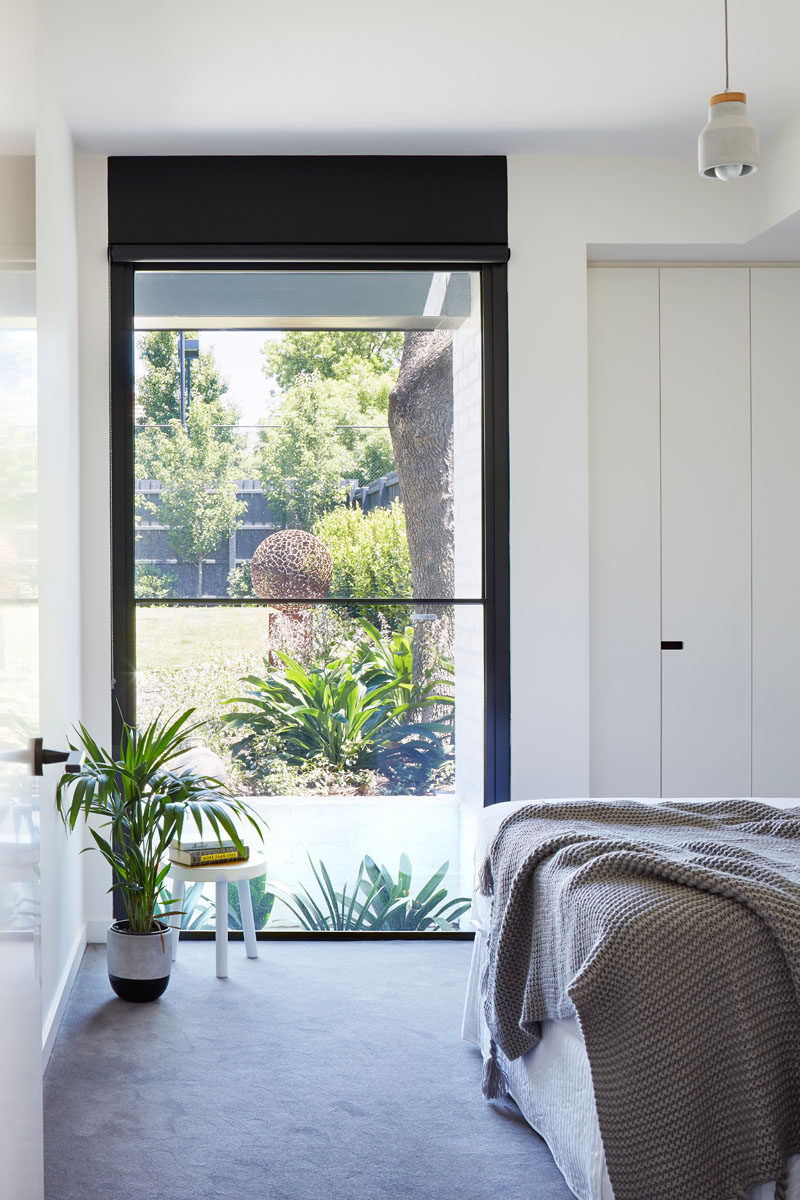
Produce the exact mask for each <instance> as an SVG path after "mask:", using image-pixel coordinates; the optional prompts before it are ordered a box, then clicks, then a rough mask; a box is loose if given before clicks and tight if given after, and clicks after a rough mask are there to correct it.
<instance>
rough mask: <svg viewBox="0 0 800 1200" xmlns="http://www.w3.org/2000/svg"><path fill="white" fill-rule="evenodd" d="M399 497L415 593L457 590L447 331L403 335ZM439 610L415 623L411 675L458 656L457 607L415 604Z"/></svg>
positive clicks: (397, 427)
mask: <svg viewBox="0 0 800 1200" xmlns="http://www.w3.org/2000/svg"><path fill="white" fill-rule="evenodd" d="M389 431H390V433H391V437H392V447H393V449H394V456H395V463H396V465H397V477H398V482H399V485H400V498H401V500H402V504H403V514H404V516H405V522H406V535H407V538H408V552H409V557H410V559H411V581H412V585H413V592H414V596H415V597H420V598H431V599H438V598H440V597H443V598H449V597H451V596H452V595H453V588H454V542H453V537H454V529H453V339H452V334H451V333H450V332H449V331H448V330H440V329H437V330H433V331H432V332H427V331H426V332H417V331H415V332H409V333H407V334H406V335H405V343H404V346H403V357H402V359H401V361H400V372H399V374H398V377H397V383H396V384H395V386H394V388H393V389H392V392H391V395H390V397H389ZM412 612H414V613H418V614H424V613H431V612H434V613H436V614H437V615H436V619H435V620H433V621H416V622H415V634H414V661H413V674H414V679H415V681H416V680H418V679H420V678H421V676H422V673H423V672H424V671H425V669H426V668H428V667H430V666H433V665H434V664H435V661H436V658H437V656H439V655H446V656H447V657H448V658H452V655H453V609H452V607H451V606H450V605H448V606H447V607H446V608H445V607H433V606H431V605H426V604H424V603H422V604H415V605H413V608H412Z"/></svg>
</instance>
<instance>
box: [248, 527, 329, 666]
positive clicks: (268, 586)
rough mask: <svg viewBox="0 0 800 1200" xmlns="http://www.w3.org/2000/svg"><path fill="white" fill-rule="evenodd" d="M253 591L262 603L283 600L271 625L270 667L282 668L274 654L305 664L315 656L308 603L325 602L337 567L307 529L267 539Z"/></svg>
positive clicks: (259, 552)
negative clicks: (285, 655)
mask: <svg viewBox="0 0 800 1200" xmlns="http://www.w3.org/2000/svg"><path fill="white" fill-rule="evenodd" d="M250 575H251V578H252V580H253V591H254V592H255V594H256V595H257V596H260V597H261V599H262V600H282V599H283V598H284V597H285V598H286V599H287V600H291V601H292V602H293V603H290V604H281V605H280V607H278V608H276V610H275V612H274V613H273V614H272V616H271V618H270V623H269V637H270V651H269V661H270V665H271V666H278V665H279V660H278V659H277V657H276V654H275V651H276V650H282V651H284V653H287V654H289V655H291V657H293V658H299V659H300V660H301V661H303V662H307V661H310V659H311V657H312V654H313V636H312V624H311V614H310V613H309V608H310V605H308V604H303V603H302V601H303V600H322V599H323V598H324V597H325V596H327V594H328V591H329V589H330V586H331V580H332V579H333V562H332V560H331V556H330V553H329V551H328V547H327V546H326V545H325V543H324V542H321V541H320V540H319V538H318V537H314V535H313V533H306V531H305V530H304V529H282V530H281V531H280V532H279V533H273V534H271V535H270V536H269V537H268V538H264V541H263V542H261V543H260V544H259V545H258V546H257V547H256V551H255V554H254V555H253V557H252V559H251V561H250Z"/></svg>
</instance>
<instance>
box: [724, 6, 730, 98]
mask: <svg viewBox="0 0 800 1200" xmlns="http://www.w3.org/2000/svg"><path fill="white" fill-rule="evenodd" d="M723 4H724V6H725V91H726V92H728V91H730V84H729V82H728V0H723Z"/></svg>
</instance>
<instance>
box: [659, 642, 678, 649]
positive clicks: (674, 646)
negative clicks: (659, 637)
mask: <svg viewBox="0 0 800 1200" xmlns="http://www.w3.org/2000/svg"><path fill="white" fill-rule="evenodd" d="M661 649H662V650H682V649H683V642H682V641H681V642H662V643H661Z"/></svg>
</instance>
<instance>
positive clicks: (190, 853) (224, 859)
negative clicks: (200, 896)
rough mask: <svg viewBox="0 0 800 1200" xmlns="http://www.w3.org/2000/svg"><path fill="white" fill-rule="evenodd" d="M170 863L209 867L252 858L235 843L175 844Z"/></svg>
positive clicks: (171, 849) (246, 848)
mask: <svg viewBox="0 0 800 1200" xmlns="http://www.w3.org/2000/svg"><path fill="white" fill-rule="evenodd" d="M169 857H170V861H171V862H174V863H176V864H177V865H178V866H180V867H209V866H213V865H214V864H215V863H228V862H244V861H245V860H246V859H247V858H249V857H250V851H249V849H248V847H247V846H245V847H244V853H242V851H241V850H239V848H238V847H237V846H235V845H234V844H233V842H219V841H215V842H173V843H172V845H171V846H170V848H169Z"/></svg>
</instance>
